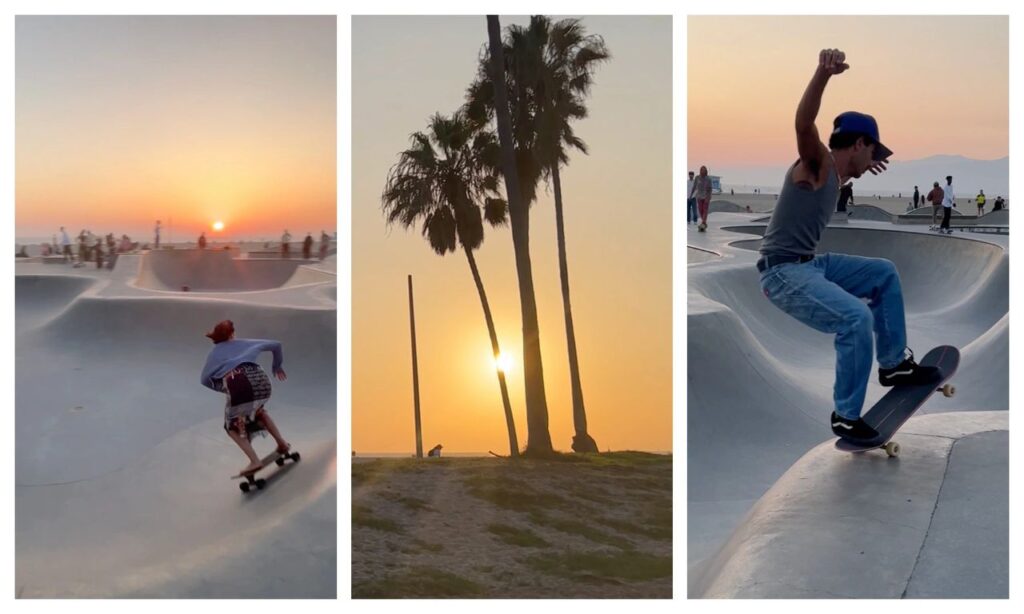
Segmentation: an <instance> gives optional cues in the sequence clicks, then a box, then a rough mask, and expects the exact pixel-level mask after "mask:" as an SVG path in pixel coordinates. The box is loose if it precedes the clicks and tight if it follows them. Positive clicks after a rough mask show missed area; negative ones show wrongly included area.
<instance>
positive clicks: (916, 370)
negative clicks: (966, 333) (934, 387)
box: [878, 348, 942, 386]
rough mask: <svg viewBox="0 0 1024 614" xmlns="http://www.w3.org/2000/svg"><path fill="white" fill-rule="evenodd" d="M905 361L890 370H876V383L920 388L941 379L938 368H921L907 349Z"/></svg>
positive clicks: (912, 353)
mask: <svg viewBox="0 0 1024 614" xmlns="http://www.w3.org/2000/svg"><path fill="white" fill-rule="evenodd" d="M907 353H908V354H909V356H907V358H906V359H904V360H903V362H901V363H900V364H898V365H896V366H895V367H893V368H891V369H885V368H882V367H879V368H878V383H880V384H882V385H883V386H920V385H921V384H930V383H932V382H937V381H939V380H940V379H942V376H941V374H940V373H939V369H938V367H922V366H921V365H919V364H917V363H916V362H914V352H912V351H910V349H909V348H908V349H907Z"/></svg>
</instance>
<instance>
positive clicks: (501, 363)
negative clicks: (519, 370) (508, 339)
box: [494, 352, 514, 373]
mask: <svg viewBox="0 0 1024 614" xmlns="http://www.w3.org/2000/svg"><path fill="white" fill-rule="evenodd" d="M513 364H514V361H513V359H512V355H511V354H509V353H508V352H501V353H500V354H498V355H497V356H495V358H494V367H495V368H496V369H497V370H498V371H501V372H502V373H508V372H509V370H511V369H512V365H513Z"/></svg>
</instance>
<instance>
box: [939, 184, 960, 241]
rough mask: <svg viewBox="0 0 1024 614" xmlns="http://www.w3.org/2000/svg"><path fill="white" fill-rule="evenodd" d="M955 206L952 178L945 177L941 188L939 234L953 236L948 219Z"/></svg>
mask: <svg viewBox="0 0 1024 614" xmlns="http://www.w3.org/2000/svg"><path fill="white" fill-rule="evenodd" d="M955 206H956V195H955V194H954V192H953V176H952V175H946V185H944V186H942V223H941V224H939V232H944V233H946V234H948V235H951V234H953V231H952V230H950V228H949V218H950V217H952V215H953V207H955Z"/></svg>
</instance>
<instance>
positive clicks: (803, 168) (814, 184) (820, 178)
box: [791, 143, 833, 190]
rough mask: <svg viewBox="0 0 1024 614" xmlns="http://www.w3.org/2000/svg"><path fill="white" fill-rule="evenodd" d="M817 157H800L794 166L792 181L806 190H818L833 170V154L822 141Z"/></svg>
mask: <svg viewBox="0 0 1024 614" xmlns="http://www.w3.org/2000/svg"><path fill="white" fill-rule="evenodd" d="M817 153H818V155H817V156H815V157H813V158H812V157H807V158H800V159H799V160H797V162H796V164H795V165H794V167H793V173H792V179H791V180H792V182H793V184H794V185H796V186H797V187H799V188H802V189H805V190H817V189H818V188H820V187H822V186H823V185H825V184H826V183H827V182H828V177H829V173H831V172H832V166H833V164H832V156H830V155H829V152H828V148H827V147H825V145H824V144H823V143H822V144H820V146H819V148H818V152H817Z"/></svg>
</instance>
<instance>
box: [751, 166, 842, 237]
mask: <svg viewBox="0 0 1024 614" xmlns="http://www.w3.org/2000/svg"><path fill="white" fill-rule="evenodd" d="M794 168H796V163H793V165H792V166H790V167H789V170H788V171H786V180H785V182H784V183H783V184H782V191H781V192H779V200H778V202H776V204H775V211H774V212H773V213H772V219H771V221H770V222H769V223H768V229H767V230H766V231H765V233H764V241H762V242H761V253H762V254H764V255H766V256H812V255H814V248H815V247H817V246H818V241H819V240H821V233H822V231H824V230H825V226H827V225H828V222H829V220H830V219H832V212H833V211H835V208H836V202H838V200H839V176H838V174H837V173H836V171H835V164H834V163H833V165H832V172H830V173H829V174H828V180H827V181H826V182H825V185H823V186H821V187H820V188H818V189H817V190H814V191H811V190H807V189H804V188H800V187H798V186H796V185H794V184H793V169H794Z"/></svg>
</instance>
